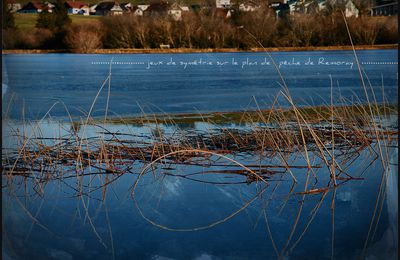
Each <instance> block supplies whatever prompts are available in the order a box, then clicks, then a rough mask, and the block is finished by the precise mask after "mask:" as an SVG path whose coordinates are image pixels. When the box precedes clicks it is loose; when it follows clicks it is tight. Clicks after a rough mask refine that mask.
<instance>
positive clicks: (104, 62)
mask: <svg viewBox="0 0 400 260" xmlns="http://www.w3.org/2000/svg"><path fill="white" fill-rule="evenodd" d="M112 64H117V65H145V63H144V62H134V61H113V62H112ZM92 65H110V62H109V61H93V62H92Z"/></svg>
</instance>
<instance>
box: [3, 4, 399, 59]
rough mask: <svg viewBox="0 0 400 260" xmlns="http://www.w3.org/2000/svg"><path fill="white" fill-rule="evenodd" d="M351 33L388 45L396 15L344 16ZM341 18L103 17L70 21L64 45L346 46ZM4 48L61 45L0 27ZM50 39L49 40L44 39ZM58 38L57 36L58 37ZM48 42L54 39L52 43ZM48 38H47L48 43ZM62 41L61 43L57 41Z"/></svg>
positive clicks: (260, 14)
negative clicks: (86, 21)
mask: <svg viewBox="0 0 400 260" xmlns="http://www.w3.org/2000/svg"><path fill="white" fill-rule="evenodd" d="M347 23H348V25H349V28H350V33H351V34H352V35H353V37H354V43H355V44H357V45H375V44H393V43H396V42H397V27H398V26H397V17H370V16H366V15H362V16H360V17H358V18H356V17H351V18H347ZM345 31H346V26H345V21H344V18H343V16H342V14H341V13H340V12H331V13H329V14H323V13H315V14H295V15H290V16H287V17H286V18H280V19H277V18H276V16H275V14H274V13H273V12H271V10H270V9H269V8H268V7H262V8H260V9H258V10H256V11H254V12H240V11H239V10H235V11H234V12H232V17H230V18H226V17H224V16H223V15H222V14H221V13H219V12H217V11H214V10H213V9H207V10H202V11H200V12H199V13H194V12H190V13H187V14H183V16H182V19H181V20H174V19H172V18H171V17H169V16H154V17H153V16H143V17H141V16H134V15H133V14H125V15H122V16H106V17H103V18H102V19H100V24H99V25H97V24H89V25H69V26H68V32H69V33H68V35H66V36H61V37H65V39H64V41H63V42H64V43H65V42H66V43H68V47H69V48H70V49H71V50H73V51H78V52H89V51H91V50H94V49H98V48H101V47H102V46H103V47H104V48H106V49H120V48H133V49H142V48H144V49H148V48H153V49H154V48H160V45H162V44H169V45H170V47H171V48H193V49H207V48H212V49H218V48H235V49H244V50H247V49H251V48H255V47H259V46H260V44H261V45H262V46H264V47H309V46H341V45H350V42H349V39H348V36H347V34H345V33H343V32H345ZM3 32H4V35H5V40H4V41H3V47H4V48H5V49H18V48H21V49H32V48H39V49H46V48H54V49H60V48H61V49H63V48H65V46H58V47H57V46H54V42H60V41H54V39H53V38H56V37H57V35H55V34H53V35H50V34H49V33H48V32H45V31H40V30H39V31H38V30H35V31H30V32H24V33H21V32H19V31H18V30H17V29H12V28H11V29H7V30H3ZM49 37H50V39H49ZM58 37H60V36H58ZM48 40H53V45H52V44H49V41H48ZM51 42H52V41H50V43H51ZM61 42H62V41H61Z"/></svg>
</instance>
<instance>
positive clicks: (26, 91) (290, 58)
mask: <svg viewBox="0 0 400 260" xmlns="http://www.w3.org/2000/svg"><path fill="white" fill-rule="evenodd" d="M356 53H357V57H358V60H359V64H360V67H361V74H363V75H364V77H363V79H364V84H363V82H362V81H361V77H360V71H359V70H358V66H357V62H356V56H355V55H354V53H353V52H352V51H313V52H276V53H271V54H270V55H271V56H269V54H268V53H200V54H197V53H196V54H104V55H84V54H23V55H22V54H8V55H3V84H6V85H7V87H8V88H6V91H7V92H6V95H5V99H3V101H6V102H3V111H7V113H8V116H9V117H11V118H15V119H18V118H22V115H23V116H24V117H25V118H31V119H32V118H40V117H42V116H43V115H44V114H45V113H46V112H47V110H48V109H49V108H50V107H51V106H52V105H53V104H54V103H55V102H56V101H61V102H63V103H64V104H65V106H66V108H67V109H68V111H69V113H71V115H72V116H82V115H84V113H85V112H88V111H89V109H90V107H91V104H92V102H93V100H94V99H95V97H96V94H97V92H98V91H99V89H100V88H101V86H102V85H103V83H104V88H103V90H102V92H101V93H100V95H99V97H98V99H97V102H96V104H95V106H94V108H93V112H92V116H100V115H103V114H104V111H105V108H106V103H107V98H106V97H107V92H108V87H109V85H108V82H105V80H106V79H107V77H108V75H109V73H110V65H109V63H110V61H113V64H112V66H111V84H110V98H109V111H110V113H111V115H114V116H128V115H138V114H141V113H142V112H145V113H164V112H166V113H187V112H212V111H238V110H244V109H255V108H258V107H260V108H268V107H270V106H271V104H272V103H273V101H274V99H275V97H276V96H277V95H278V94H279V93H280V91H282V89H283V86H285V85H286V86H287V87H288V89H289V91H290V94H291V96H292V97H293V99H294V101H295V102H296V104H297V105H320V104H324V103H330V102H331V101H330V100H331V92H332V93H333V102H334V103H336V104H341V103H343V102H344V100H346V101H345V102H346V103H349V102H358V101H361V102H365V101H366V98H365V91H364V88H363V85H366V86H367V89H368V90H370V86H372V87H373V89H374V91H375V98H376V99H377V101H378V102H381V101H382V100H383V99H384V98H385V99H387V100H388V101H390V102H397V84H398V73H397V50H366V51H357V52H356ZM272 60H273V61H275V63H276V67H275V66H274V64H273V62H272ZM196 62H197V65H196V64H195V63H196ZM277 69H279V72H278V70H277ZM5 74H6V75H5ZM280 74H281V75H280ZM281 76H282V78H283V80H284V81H283V80H282V78H281ZM5 81H6V82H5ZM382 87H383V89H384V93H385V94H384V95H385V96H383V95H382ZM4 89H5V88H4V87H3V90H4ZM369 98H370V99H371V100H372V99H373V96H372V95H371V92H369ZM255 100H256V101H257V102H255ZM277 101H278V102H279V103H280V104H281V105H282V106H285V105H287V104H288V103H287V99H286V98H285V97H284V96H282V95H281V96H279V97H278V99H277ZM9 104H11V105H9ZM51 115H52V116H56V117H66V116H67V113H66V109H65V107H64V106H62V105H57V106H55V107H54V108H53V109H52V111H51Z"/></svg>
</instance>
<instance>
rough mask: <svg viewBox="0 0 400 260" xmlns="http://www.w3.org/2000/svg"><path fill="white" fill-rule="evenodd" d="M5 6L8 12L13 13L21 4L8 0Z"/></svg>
mask: <svg viewBox="0 0 400 260" xmlns="http://www.w3.org/2000/svg"><path fill="white" fill-rule="evenodd" d="M3 1H5V0H3ZM7 8H8V10H9V11H10V12H12V13H15V12H17V11H18V10H20V9H21V8H22V5H21V4H20V3H15V2H14V1H8V3H7Z"/></svg>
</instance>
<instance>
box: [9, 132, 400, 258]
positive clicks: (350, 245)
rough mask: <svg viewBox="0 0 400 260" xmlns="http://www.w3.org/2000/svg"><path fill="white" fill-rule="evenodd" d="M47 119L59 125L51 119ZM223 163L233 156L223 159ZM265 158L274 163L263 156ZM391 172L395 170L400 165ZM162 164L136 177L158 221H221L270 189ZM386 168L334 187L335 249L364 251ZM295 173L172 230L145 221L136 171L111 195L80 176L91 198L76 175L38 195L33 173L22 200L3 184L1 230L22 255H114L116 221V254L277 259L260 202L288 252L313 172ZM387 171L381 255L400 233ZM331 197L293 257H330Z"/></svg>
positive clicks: (322, 175)
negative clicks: (169, 169)
mask: <svg viewBox="0 0 400 260" xmlns="http://www.w3.org/2000/svg"><path fill="white" fill-rule="evenodd" d="M48 126H49V128H51V129H55V128H53V127H54V125H51V124H49V125H48ZM199 127H200V128H203V127H207V126H205V125H200V126H199ZM46 128H47V127H44V129H42V131H43V132H42V133H43V135H51V134H53V133H54V131H49V132H46V131H48V129H46ZM66 128H68V127H66ZM129 128H130V131H131V132H132V133H136V134H140V133H143V132H144V131H145V132H146V131H147V132H146V133H151V131H149V130H148V128H146V127H143V128H140V127H129ZM111 129H112V127H111ZM118 129H119V130H120V131H121V132H126V130H127V129H124V128H121V126H118V127H116V128H115V129H113V131H116V130H118ZM122 130H123V131H122ZM27 131H28V130H27ZM80 131H82V130H80ZM96 131H98V129H96V128H94V127H88V129H87V134H88V136H91V135H95V133H96ZM3 134H4V132H3ZM393 154H394V153H393ZM371 158H372V157H370V156H368V153H367V152H363V153H362V158H360V159H359V160H358V161H357V162H356V163H355V164H354V165H352V166H351V167H350V168H349V170H348V171H349V172H351V173H354V175H355V176H358V175H359V174H361V170H360V169H361V168H363V166H365V165H367V164H368V161H369V160H371ZM393 158H394V157H393ZM237 159H238V160H239V161H241V162H243V163H254V162H256V161H257V160H258V159H259V158H253V157H252V156H249V155H246V156H242V157H237ZM220 163H226V164H229V163H228V162H223V161H220ZM268 163H270V162H266V164H268ZM290 163H291V164H298V165H301V164H304V159H302V158H301V157H299V158H298V159H295V158H292V159H291V160H290ZM134 167H135V169H137V170H136V172H139V171H140V169H141V166H140V164H135V165H134ZM172 167H174V169H175V170H174V171H173V173H175V174H190V173H194V172H201V171H209V170H211V169H210V168H204V169H202V167H188V166H185V165H175V166H172ZM214 169H215V170H221V169H224V167H214ZM392 170H393V171H395V172H397V168H396V169H395V168H392ZM163 171H166V170H165V169H163V167H161V166H160V167H158V168H157V169H156V170H155V171H154V173H153V172H151V171H150V172H148V173H147V174H145V175H144V176H143V177H142V179H141V180H140V182H139V185H138V188H137V190H136V191H135V196H136V201H137V203H138V205H139V206H140V208H141V210H142V212H143V214H144V215H145V216H146V217H148V218H150V219H151V220H153V221H155V222H156V223H158V224H161V225H165V226H168V227H173V228H191V227H198V226H204V225H208V224H210V223H213V222H215V221H218V220H221V219H224V218H225V217H227V216H229V215H230V214H231V213H232V212H234V211H236V210H238V209H240V208H241V207H242V206H243V205H244V204H245V203H247V202H248V201H249V200H251V199H252V198H253V197H254V196H255V194H256V193H257V192H259V191H260V190H261V188H262V187H263V185H262V184H261V183H260V184H258V185H256V184H255V183H252V184H231V185H215V184H208V183H201V182H196V181H192V180H188V179H184V178H179V177H174V176H169V175H163V174H161V172H163ZM381 173H382V170H381V166H380V162H379V161H377V162H375V163H374V164H373V165H372V167H371V168H370V169H369V170H368V171H367V172H366V173H365V174H364V177H365V179H364V180H354V181H350V182H348V183H346V184H344V185H342V186H340V187H339V188H338V189H337V192H336V197H335V243H334V245H335V256H336V257H337V258H338V259H343V258H346V259H348V258H353V257H357V256H359V255H360V253H361V250H362V247H363V244H364V241H365V239H366V236H367V232H368V228H369V222H370V220H371V216H372V213H373V209H374V206H375V204H374V203H375V200H376V194H377V191H378V187H379V181H380V176H381ZM293 174H294V175H295V176H296V178H297V179H298V181H299V184H297V185H295V186H294V188H293V190H292V191H291V188H292V185H293V182H292V180H291V179H290V176H289V175H288V174H284V175H282V174H276V175H273V176H270V178H269V179H268V181H269V183H270V187H269V188H268V189H267V190H265V192H263V193H262V195H261V197H259V198H258V199H256V200H255V201H254V202H252V203H251V204H250V205H249V206H248V207H247V208H246V209H244V210H243V211H242V212H240V213H239V214H238V215H236V216H234V217H232V218H230V219H229V220H227V221H226V222H223V223H221V224H218V225H216V226H214V227H212V228H210V229H206V230H203V231H196V232H173V231H166V230H162V229H160V228H157V227H155V226H153V225H151V224H150V223H149V222H147V221H145V220H144V219H143V218H142V217H141V216H140V214H139V212H138V210H137V208H136V206H135V202H134V200H133V199H132V196H131V188H132V186H133V185H134V183H135V181H136V179H137V175H134V174H125V175H123V176H122V177H120V179H118V180H117V181H116V182H114V183H112V184H111V185H109V186H108V188H107V191H106V193H107V200H106V202H104V203H103V202H102V201H101V197H102V192H103V190H102V189H99V190H95V189H96V187H98V186H99V185H101V183H102V181H104V179H103V180H102V179H101V178H103V177H100V176H93V177H85V179H84V181H83V183H84V184H85V185H87V186H85V187H84V190H86V191H87V190H89V189H91V190H93V192H92V193H91V194H90V196H91V197H90V199H89V198H88V197H87V196H85V197H83V199H81V198H80V197H76V196H75V195H76V194H77V192H76V191H75V190H74V189H73V187H76V180H75V178H71V179H65V180H64V182H62V181H55V182H52V183H48V184H47V185H45V186H43V189H44V193H43V194H42V195H41V196H38V195H36V193H35V192H34V191H33V188H34V187H35V189H36V190H38V185H37V184H36V185H34V182H32V181H28V183H27V188H28V193H27V194H29V196H28V197H24V196H21V197H19V203H18V202H16V198H15V197H14V196H13V195H9V192H10V190H8V189H3V218H4V219H3V221H4V223H5V224H4V227H5V229H4V230H3V235H4V236H3V237H5V240H4V241H8V242H6V244H5V253H6V254H7V255H9V256H15V255H18V254H19V255H24V256H29V257H30V258H38V257H40V258H42V259H43V258H50V257H52V258H56V259H69V258H71V257H73V258H79V259H93V258H96V259H110V258H111V257H112V250H111V238H110V228H111V231H112V238H113V240H112V241H113V247H114V254H115V256H116V258H118V259H124V258H125V259H132V258H134V259H240V258H245V259H271V258H272V259H275V258H276V253H275V252H274V249H273V247H272V243H271V240H270V237H269V234H268V229H267V222H265V219H264V212H263V209H264V208H265V213H266V216H267V219H268V226H269V228H270V231H271V234H272V237H273V239H274V241H275V243H276V246H277V248H278V249H279V250H281V249H282V248H283V247H284V245H285V243H286V240H287V239H288V236H289V234H290V233H291V229H292V227H293V225H294V223H295V220H296V217H297V214H298V212H299V209H300V206H301V201H302V198H303V196H302V195H299V194H298V192H301V191H303V190H304V183H305V179H306V176H307V174H306V171H305V170H302V169H293ZM316 174H317V176H318V184H316V187H324V186H325V185H326V184H327V183H328V178H329V177H328V174H327V172H326V170H324V169H321V170H318V171H317V172H316ZM195 177H196V179H198V180H206V181H213V182H225V181H227V180H228V181H230V182H234V181H238V180H242V181H243V180H244V178H243V177H240V176H236V177H232V176H228V177H230V178H227V176H225V175H220V174H198V175H195ZM390 178H391V179H390V180H391V181H390V182H388V190H387V197H386V199H385V204H384V206H383V211H382V214H381V217H380V222H379V224H378V229H377V232H376V234H375V236H374V240H373V241H372V243H370V244H369V248H368V250H367V254H366V255H367V256H371V257H372V256H375V257H377V258H378V259H380V258H381V256H384V257H385V258H386V259H388V258H387V257H388V255H389V253H390V252H389V253H388V254H386V252H388V250H385V249H388V247H389V246H390V243H389V242H390V241H393V240H394V238H393V231H391V230H393V228H394V226H393V224H392V223H393V219H395V216H397V210H396V211H394V207H393V205H394V204H393V203H394V202H395V201H394V199H395V198H394V197H395V196H394V195H393V194H397V190H395V188H396V186H393V185H392V183H394V180H397V176H396V175H395V174H392V175H391V177H390ZM3 181H4V178H3ZM314 183H315V180H314V179H313V177H312V176H310V186H309V189H310V188H311V185H313V184H314ZM89 186H90V188H89ZM257 187H258V188H257ZM15 188H16V189H15V190H14V192H15V193H17V194H20V195H24V194H25V190H24V185H16V186H15ZM290 192H291V193H290ZM289 193H290V194H289ZM332 196H333V193H332V191H330V192H329V193H328V194H327V195H326V197H325V198H324V200H323V201H322V203H321V207H320V208H319V210H318V211H317V213H316V215H315V217H314V219H313V221H312V222H311V224H310V225H309V228H308V230H307V231H306V232H305V235H304V237H302V239H301V240H300V241H299V242H298V244H297V245H296V247H295V248H293V250H292V251H290V253H289V258H290V259H304V258H313V259H314V258H315V259H328V258H330V256H331V229H332V225H331V218H332V215H331V201H332ZM321 198H322V194H317V195H307V196H305V200H304V204H303V207H302V213H301V215H300V217H299V221H298V225H297V228H296V230H295V231H294V233H293V237H292V239H291V242H290V243H289V246H288V249H290V248H291V246H292V245H293V244H294V243H295V242H297V240H298V238H299V237H300V235H301V233H302V231H303V229H304V228H305V226H306V225H307V223H308V221H309V220H310V218H311V216H312V212H313V209H314V208H315V207H316V205H317V204H318V202H319V201H320V199H321ZM21 205H23V206H24V207H25V208H26V210H29V212H31V214H32V216H34V217H35V218H36V219H38V220H39V222H40V223H41V224H43V225H45V227H46V228H48V229H49V230H50V231H51V232H54V233H55V234H56V235H55V236H54V235H52V234H50V233H49V232H47V231H46V230H44V229H43V228H41V227H39V226H38V225H33V224H32V219H31V218H30V217H29V216H28V215H27V214H26V212H25V210H23V208H22V206H21ZM85 207H86V208H87V209H88V212H89V216H90V219H91V220H90V221H89V219H88V217H87V216H85ZM90 222H91V223H92V224H93V227H94V228H95V230H96V232H97V233H98V235H99V237H100V238H101V239H102V241H103V242H104V243H105V244H106V245H107V249H105V248H104V247H103V246H102V245H101V243H100V242H99V241H98V240H99V239H98V237H97V236H96V235H95V234H94V230H93V227H92V225H91V224H90ZM108 223H109V224H110V227H109V226H108ZM390 232H392V233H390ZM27 241H28V242H27Z"/></svg>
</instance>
